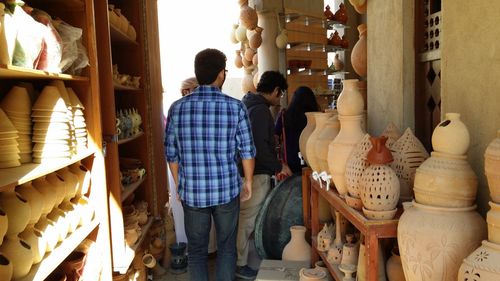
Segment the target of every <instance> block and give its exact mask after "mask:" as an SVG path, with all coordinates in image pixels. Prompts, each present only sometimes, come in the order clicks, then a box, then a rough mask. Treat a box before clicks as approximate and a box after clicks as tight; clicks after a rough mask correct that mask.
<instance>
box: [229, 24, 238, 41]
mask: <svg viewBox="0 0 500 281" xmlns="http://www.w3.org/2000/svg"><path fill="white" fill-rule="evenodd" d="M237 28H238V25H237V24H233V28H232V29H231V31H230V32H229V41H231V43H233V44H236V43H238V39H236V34H235V33H236V29H237Z"/></svg>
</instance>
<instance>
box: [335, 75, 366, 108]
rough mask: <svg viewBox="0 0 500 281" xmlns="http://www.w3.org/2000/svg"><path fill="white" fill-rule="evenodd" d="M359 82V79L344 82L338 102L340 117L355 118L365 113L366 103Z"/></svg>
mask: <svg viewBox="0 0 500 281" xmlns="http://www.w3.org/2000/svg"><path fill="white" fill-rule="evenodd" d="M358 82H359V80H358V79H346V80H344V82H343V86H342V87H343V88H342V92H341V93H340V96H339V98H338V100H337V110H338V112H339V115H342V116H353V115H360V114H362V113H363V109H364V106H365V101H364V99H363V96H362V95H361V92H360V91H359V89H358Z"/></svg>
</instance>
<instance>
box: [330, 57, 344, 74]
mask: <svg viewBox="0 0 500 281" xmlns="http://www.w3.org/2000/svg"><path fill="white" fill-rule="evenodd" d="M333 65H334V66H335V71H341V70H342V69H344V62H343V61H342V60H341V59H340V57H339V54H335V57H334V58H333Z"/></svg>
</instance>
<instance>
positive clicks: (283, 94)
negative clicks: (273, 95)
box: [280, 90, 286, 98]
mask: <svg viewBox="0 0 500 281" xmlns="http://www.w3.org/2000/svg"><path fill="white" fill-rule="evenodd" d="M280 91H281V95H280V98H282V97H284V96H285V94H286V90H280Z"/></svg>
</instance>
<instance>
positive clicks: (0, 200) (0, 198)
mask: <svg viewBox="0 0 500 281" xmlns="http://www.w3.org/2000/svg"><path fill="white" fill-rule="evenodd" d="M0 206H2V208H3V211H4V212H5V214H6V215H7V217H8V218H9V219H8V226H7V232H6V235H7V236H12V237H15V236H17V234H19V233H20V232H22V231H23V230H24V229H25V228H26V226H27V225H28V223H29V221H30V219H31V207H30V205H29V203H28V201H27V200H26V199H25V198H23V197H22V196H21V195H20V194H19V193H17V192H15V190H14V187H10V188H8V189H7V190H5V191H3V192H1V193H0Z"/></svg>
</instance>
